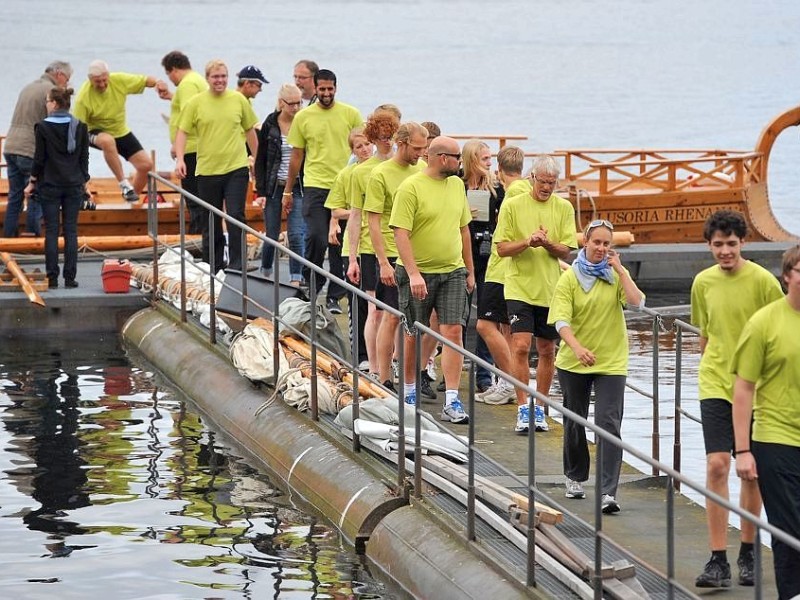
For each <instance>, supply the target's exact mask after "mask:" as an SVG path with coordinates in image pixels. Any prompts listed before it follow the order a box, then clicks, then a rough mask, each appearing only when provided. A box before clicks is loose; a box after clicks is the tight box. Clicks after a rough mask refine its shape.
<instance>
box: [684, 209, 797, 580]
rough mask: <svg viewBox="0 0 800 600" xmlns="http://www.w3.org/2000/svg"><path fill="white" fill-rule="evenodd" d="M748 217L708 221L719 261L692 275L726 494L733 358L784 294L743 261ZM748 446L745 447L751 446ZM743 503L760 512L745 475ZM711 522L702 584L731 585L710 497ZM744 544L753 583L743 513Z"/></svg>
mask: <svg viewBox="0 0 800 600" xmlns="http://www.w3.org/2000/svg"><path fill="white" fill-rule="evenodd" d="M746 235H747V223H746V222H745V220H744V217H742V215H741V214H739V213H737V212H733V211H730V210H720V211H717V212H715V213H714V214H713V215H711V216H710V217H709V218H708V220H707V221H706V223H705V227H704V229H703V236H704V237H705V239H706V240H708V247H709V249H710V250H711V254H712V256H713V257H714V260H715V261H716V263H717V264H715V265H714V266H712V267H709V268H707V269H705V270H703V271H701V272H700V273H698V274H697V276H696V277H695V279H694V281H693V282H692V294H691V299H692V316H691V319H692V323H694V324H695V325H696V326H697V327H698V328H699V329H700V351H701V353H702V356H701V358H700V368H699V371H698V375H699V386H698V387H699V391H700V415H701V417H702V423H703V440H704V442H705V449H706V486H707V487H708V489H710V490H711V491H712V492H714V493H716V494H719V495H720V496H722V497H723V498H727V497H728V474H729V473H730V467H731V452H733V451H734V450H735V448H734V444H733V441H734V440H733V420H732V419H733V417H732V405H731V401H732V400H733V376H732V375H731V373H730V359H731V355H732V353H733V350H734V348H736V341H737V340H738V338H739V334H740V333H741V331H742V329H743V328H744V326H745V323H747V320H748V319H749V318H750V317H751V316H752V315H753V314H754V313H755V312H756V311H757V310H758V309H760V308H762V307H763V306H766V305H767V304H769V303H770V302H773V301H775V300H777V299H778V298H781V297H782V296H783V293H782V292H781V287H780V285H779V284H778V280H777V279H775V277H774V276H773V275H772V274H771V273H770V272H769V271H767V270H766V269H764V268H763V267H760V266H759V265H757V264H755V263H753V262H750V261H748V260H745V259H744V257H743V256H742V246H744V238H745V236H746ZM746 447H747V446H745V448H746ZM739 503H740V506H741V507H742V508H743V509H745V510H747V511H748V512H750V513H752V514H755V515H757V514H760V513H761V496H760V495H759V493H758V485H757V484H756V483H755V482H748V481H743V482H742V491H741V496H740V498H739ZM706 521H707V525H708V541H709V546H710V547H711V559H710V560H709V561H708V562H707V563H706V565H705V567H704V569H703V572H702V573H701V574H700V575H699V576H698V577H697V580H696V581H695V585H697V587H728V586H730V584H731V569H730V565H729V564H728V557H727V552H726V547H727V545H728V511H727V510H726V509H725V508H723V507H722V506H720V505H719V504H717V503H715V502H712V501H710V500H709V501H706ZM741 530H742V534H741V540H742V541H741V547H740V549H739V558H738V560H737V563H738V565H739V583H740V584H741V585H753V575H754V573H753V569H754V564H753V541H754V540H755V528H754V527H753V525H752V523H750V522H749V521H747V520H745V519H742V525H741Z"/></svg>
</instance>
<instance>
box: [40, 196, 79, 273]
mask: <svg viewBox="0 0 800 600" xmlns="http://www.w3.org/2000/svg"><path fill="white" fill-rule="evenodd" d="M39 201H40V202H41V205H42V210H43V212H44V264H45V271H46V273H47V278H48V279H58V231H59V225H62V226H63V229H64V279H65V280H67V281H72V280H74V279H75V276H76V275H77V274H78V213H79V211H80V209H81V202H82V201H83V186H82V185H78V186H71V187H56V186H54V185H47V184H44V185H42V187H41V189H40V190H39ZM60 221H62V222H61V223H60Z"/></svg>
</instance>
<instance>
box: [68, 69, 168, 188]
mask: <svg viewBox="0 0 800 600" xmlns="http://www.w3.org/2000/svg"><path fill="white" fill-rule="evenodd" d="M148 87H149V88H156V91H157V92H158V94H159V96H162V97H163V95H164V94H166V93H168V89H167V84H166V83H165V82H163V81H161V80H160V79H156V78H155V77H153V76H151V75H133V74H131V73H110V72H109V70H108V65H107V64H106V63H105V61H102V60H95V61H92V63H91V64H90V65H89V79H88V80H87V81H85V82H84V83H83V85H82V86H81V89H80V90H79V91H78V97H77V98H76V100H75V104H74V106H73V108H72V113H73V114H74V115H75V117H76V118H78V119H80V120H81V121H83V122H84V123H86V126H87V127H88V128H89V144H90V145H91V146H92V147H93V148H97V149H99V150H102V152H103V158H105V160H106V163H107V164H108V168H109V169H111V172H112V173H113V174H114V177H115V178H116V180H117V181H118V182H119V187H120V190H122V196H123V198H125V200H127V201H128V202H136V201H138V200H139V194H141V193H142V192H143V191H144V188H145V185H147V174H148V173H149V172H150V171H152V170H153V161H152V160H150V155H149V154H148V153H147V152H146V151H145V150H144V148H142V145H141V143H139V140H137V139H136V136H135V135H133V132H132V131H131V129H130V127H128V123H127V120H126V118H125V104H126V101H127V99H128V96H129V95H131V94H141V93H142V92H143V91H144V89H145V88H148ZM120 156H122V157H123V158H124V159H125V160H127V161H128V162H129V163H131V164H132V165H133V167H134V168H135V169H136V174H135V175H134V177H133V183H132V184H131V182H129V181H128V180H127V178H126V177H125V173H124V172H123V171H122V163H121V161H120V158H119V157H120Z"/></svg>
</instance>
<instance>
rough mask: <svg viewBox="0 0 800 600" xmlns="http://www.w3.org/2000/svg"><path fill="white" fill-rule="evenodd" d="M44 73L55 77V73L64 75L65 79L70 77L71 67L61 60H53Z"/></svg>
mask: <svg viewBox="0 0 800 600" xmlns="http://www.w3.org/2000/svg"><path fill="white" fill-rule="evenodd" d="M44 72H45V73H52V74H53V75H55V74H56V73H63V74H64V75H66V77H67V79H70V78H71V77H72V65H70V64H69V63H68V62H64V61H63V60H54V61H53V62H51V63H50V64H49V65H47V68H46V69H45V70H44Z"/></svg>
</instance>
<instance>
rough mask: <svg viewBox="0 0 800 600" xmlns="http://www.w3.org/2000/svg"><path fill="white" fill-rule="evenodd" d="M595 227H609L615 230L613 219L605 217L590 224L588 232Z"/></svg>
mask: <svg viewBox="0 0 800 600" xmlns="http://www.w3.org/2000/svg"><path fill="white" fill-rule="evenodd" d="M595 227H607V228H608V229H610V230H611V231H614V226H613V225H612V224H611V221H606V220H605V219H595V220H594V221H592V222H591V223H589V226H588V227H587V228H586V232H587V233H588V232H590V231H591V230H592V229H594V228H595Z"/></svg>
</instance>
